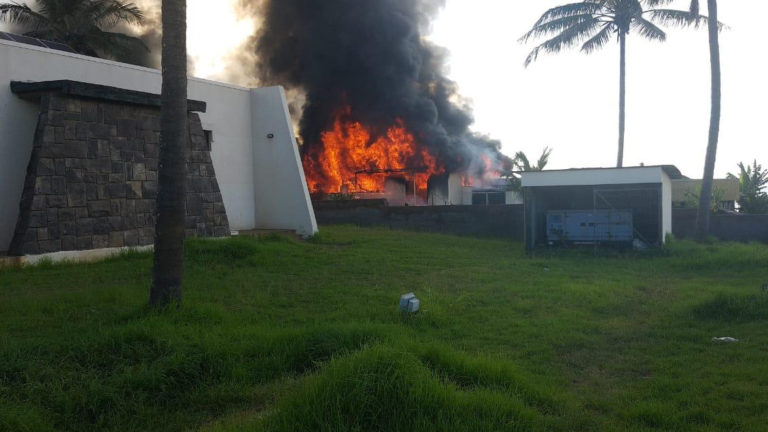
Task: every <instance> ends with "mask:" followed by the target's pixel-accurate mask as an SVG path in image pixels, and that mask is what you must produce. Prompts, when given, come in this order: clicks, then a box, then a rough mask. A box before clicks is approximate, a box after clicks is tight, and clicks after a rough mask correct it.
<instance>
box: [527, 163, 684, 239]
mask: <svg viewBox="0 0 768 432" xmlns="http://www.w3.org/2000/svg"><path fill="white" fill-rule="evenodd" d="M681 178H683V176H682V174H680V171H679V170H678V169H677V168H676V167H674V166H672V165H660V166H640V167H627V168H584V169H566V170H548V171H537V172H524V173H522V186H523V195H524V205H525V244H526V248H527V249H528V250H531V249H533V248H535V247H537V246H539V245H542V244H556V243H565V242H567V243H590V244H593V243H616V242H628V243H632V242H634V241H641V242H643V243H644V244H647V245H662V244H663V243H664V241H665V239H666V236H667V235H668V234H671V233H672V181H673V180H676V179H681Z"/></svg>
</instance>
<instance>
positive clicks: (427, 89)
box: [244, 0, 509, 204]
mask: <svg viewBox="0 0 768 432" xmlns="http://www.w3.org/2000/svg"><path fill="white" fill-rule="evenodd" d="M442 3H443V2H442V1H436V0H324V1H322V2H317V1H314V0H264V1H253V2H245V3H244V5H245V7H246V8H247V9H249V10H250V11H252V12H253V13H254V14H257V15H258V16H260V17H262V19H263V25H262V26H261V28H260V30H259V33H258V34H257V35H256V36H255V38H254V44H255V50H256V55H257V58H258V64H257V75H258V77H259V79H260V80H261V81H262V82H263V83H265V84H280V85H283V86H285V87H286V88H287V89H288V93H289V94H290V95H293V101H292V108H293V111H294V114H295V118H297V119H298V129H299V135H300V139H301V143H302V164H303V166H304V171H305V175H306V178H307V184H308V187H309V190H310V191H311V192H312V193H313V194H314V195H315V196H317V195H328V194H349V195H354V196H356V197H387V198H389V200H390V203H391V204H406V203H408V204H460V203H464V201H465V200H462V202H455V197H456V196H457V192H456V187H457V186H456V185H457V184H458V185H459V186H458V188H459V189H461V188H462V187H468V186H469V185H472V186H474V187H489V186H490V185H491V184H490V183H489V182H490V181H491V179H492V178H498V173H499V172H501V171H502V170H503V169H505V168H507V169H508V168H509V167H505V166H504V164H505V161H506V162H508V161H509V160H508V159H507V158H505V157H504V156H503V155H502V154H501V153H500V152H499V148H500V143H498V142H497V141H494V140H491V139H489V138H487V137H485V136H482V135H479V134H477V133H474V132H472V131H470V129H469V127H470V125H471V124H472V122H473V119H472V115H471V110H470V109H469V106H468V104H467V103H466V101H464V100H463V99H462V98H461V97H460V95H459V94H458V92H457V87H456V84H455V83H454V82H452V81H451V80H449V79H448V78H447V77H446V73H445V51H444V50H443V49H441V48H439V47H437V46H434V45H433V44H431V43H429V42H428V41H427V40H426V39H425V38H424V34H425V30H426V29H427V27H428V25H429V22H430V21H431V19H432V18H433V17H434V15H435V14H436V13H437V11H438V9H439V8H440V7H441V6H442ZM457 179H460V180H457ZM452 189H453V192H452Z"/></svg>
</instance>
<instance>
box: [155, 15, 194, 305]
mask: <svg viewBox="0 0 768 432" xmlns="http://www.w3.org/2000/svg"><path fill="white" fill-rule="evenodd" d="M162 14H163V18H162V20H163V59H162V71H163V85H162V95H161V103H162V105H161V108H160V161H159V169H158V194H157V223H156V225H155V256H154V268H153V270H152V287H151V288H150V293H149V303H150V304H151V305H152V306H155V307H166V306H168V305H170V304H179V303H180V302H181V283H182V278H183V276H184V215H185V213H186V201H185V197H186V175H187V166H186V164H187V158H188V153H189V151H188V147H189V146H188V144H187V143H188V134H189V130H188V127H189V126H188V125H189V123H188V120H187V2H186V0H163V3H162Z"/></svg>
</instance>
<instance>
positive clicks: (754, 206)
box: [728, 160, 768, 214]
mask: <svg viewBox="0 0 768 432" xmlns="http://www.w3.org/2000/svg"><path fill="white" fill-rule="evenodd" d="M728 178H731V179H738V180H739V211H740V212H742V213H759V214H762V213H768V193H766V191H765V190H764V189H765V187H766V186H768V169H763V167H762V165H758V164H757V160H755V161H754V162H752V165H751V166H750V165H746V166H745V165H744V163H743V162H739V175H734V174H731V173H728Z"/></svg>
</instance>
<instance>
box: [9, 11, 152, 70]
mask: <svg viewBox="0 0 768 432" xmlns="http://www.w3.org/2000/svg"><path fill="white" fill-rule="evenodd" d="M36 3H37V7H36V8H34V9H33V8H32V7H30V6H28V5H26V4H21V3H17V2H11V3H0V22H9V23H11V24H17V25H19V26H20V27H21V28H23V29H25V30H26V31H25V32H24V35H26V36H31V37H36V38H40V39H46V40H50V41H54V42H61V43H64V44H67V45H69V46H70V47H72V49H74V50H75V51H77V52H79V53H81V54H85V55H89V56H94V57H105V58H111V59H115V60H120V59H121V57H122V56H125V55H127V54H129V53H132V52H136V51H147V50H148V48H147V46H146V45H145V44H144V43H143V42H142V41H141V40H140V39H138V38H135V37H132V36H128V35H125V34H122V33H119V32H111V31H108V30H109V29H111V28H113V27H115V26H116V25H118V24H120V23H126V24H135V25H139V24H141V23H142V22H143V19H144V14H143V13H142V12H141V9H139V8H138V7H137V6H136V5H135V4H133V3H127V2H123V1H118V0H37V1H36Z"/></svg>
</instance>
